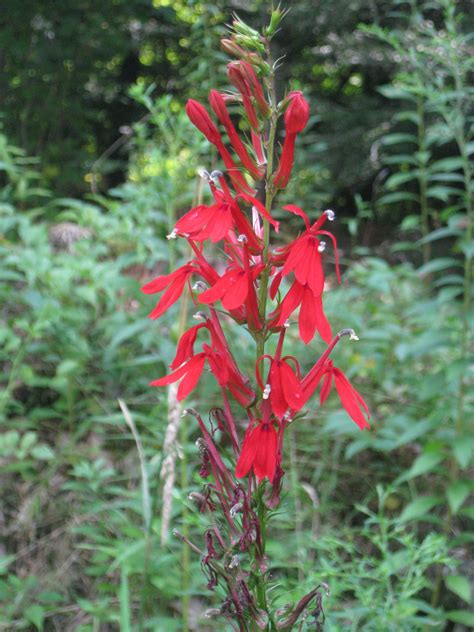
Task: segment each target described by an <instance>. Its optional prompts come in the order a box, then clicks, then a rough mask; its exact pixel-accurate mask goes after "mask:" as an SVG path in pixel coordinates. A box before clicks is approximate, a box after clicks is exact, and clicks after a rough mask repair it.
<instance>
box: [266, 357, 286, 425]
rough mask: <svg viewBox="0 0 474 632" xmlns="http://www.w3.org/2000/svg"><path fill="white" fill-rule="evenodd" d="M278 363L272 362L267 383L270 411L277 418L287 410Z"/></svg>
mask: <svg viewBox="0 0 474 632" xmlns="http://www.w3.org/2000/svg"><path fill="white" fill-rule="evenodd" d="M280 368H281V367H280V362H278V361H275V360H274V361H273V362H272V368H271V369H270V376H269V381H270V385H271V389H272V390H271V391H270V403H271V406H272V411H273V412H274V414H275V415H276V416H277V417H283V415H284V414H285V413H286V411H287V410H288V403H287V401H286V399H285V397H284V395H283V386H282V381H281V376H280Z"/></svg>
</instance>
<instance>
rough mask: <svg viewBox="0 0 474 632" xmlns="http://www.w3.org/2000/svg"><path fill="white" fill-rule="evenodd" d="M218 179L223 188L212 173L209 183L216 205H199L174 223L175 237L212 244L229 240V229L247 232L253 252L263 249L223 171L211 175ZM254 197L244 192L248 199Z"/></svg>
mask: <svg viewBox="0 0 474 632" xmlns="http://www.w3.org/2000/svg"><path fill="white" fill-rule="evenodd" d="M214 174H215V178H216V179H218V180H219V183H220V184H221V186H222V190H220V189H218V188H217V187H216V185H215V183H214V179H213V178H211V177H210V176H209V184H210V186H211V190H212V194H213V196H214V204H212V205H210V206H206V205H203V204H201V205H199V206H196V207H195V208H192V209H191V210H190V211H188V212H187V213H186V214H185V215H183V217H181V218H180V219H179V220H178V221H177V222H176V225H175V228H174V230H173V232H172V233H171V235H172V236H176V235H183V236H186V237H188V238H189V239H191V240H192V241H197V242H202V241H205V240H206V239H210V240H211V241H212V242H213V243H216V242H218V241H220V240H221V239H226V238H227V237H228V235H229V231H231V230H236V231H237V233H239V234H243V235H245V237H246V239H247V241H248V244H249V248H251V249H252V250H253V251H255V250H256V251H259V250H260V249H261V242H260V239H259V238H258V237H257V236H256V235H255V232H254V231H253V229H252V226H251V225H250V223H249V221H248V219H247V218H246V216H245V215H244V214H243V212H242V211H241V210H240V207H239V205H238V203H237V201H236V199H234V198H233V197H232V194H231V192H230V190H229V187H228V186H227V183H226V181H225V178H224V176H223V175H222V173H221V172H220V171H215V172H213V173H212V174H211V176H214ZM248 197H250V199H253V198H252V197H251V196H247V194H246V195H245V198H244V199H245V200H247V198H248Z"/></svg>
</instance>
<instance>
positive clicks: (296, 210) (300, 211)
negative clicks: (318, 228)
mask: <svg viewBox="0 0 474 632" xmlns="http://www.w3.org/2000/svg"><path fill="white" fill-rule="evenodd" d="M283 209H284V210H285V211H289V212H290V213H294V214H295V215H298V216H299V217H302V218H303V220H304V223H305V226H306V230H309V219H308V216H307V215H306V213H305V212H304V211H303V209H302V208H300V207H299V206H296V204H287V205H286V206H284V207H283Z"/></svg>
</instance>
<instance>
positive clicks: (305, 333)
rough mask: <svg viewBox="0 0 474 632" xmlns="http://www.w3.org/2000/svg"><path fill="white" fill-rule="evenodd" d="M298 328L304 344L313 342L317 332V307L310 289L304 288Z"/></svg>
mask: <svg viewBox="0 0 474 632" xmlns="http://www.w3.org/2000/svg"><path fill="white" fill-rule="evenodd" d="M298 326H299V332H300V336H301V339H302V340H303V342H304V343H305V344H308V343H309V342H311V340H312V339H313V336H314V332H315V331H316V306H315V297H314V295H313V293H312V292H311V290H310V289H309V288H308V287H306V288H304V293H303V300H302V301H301V308H300V315H299V318H298Z"/></svg>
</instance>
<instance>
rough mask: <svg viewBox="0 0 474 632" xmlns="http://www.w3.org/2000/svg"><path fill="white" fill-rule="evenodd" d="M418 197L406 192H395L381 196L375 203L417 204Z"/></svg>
mask: <svg viewBox="0 0 474 632" xmlns="http://www.w3.org/2000/svg"><path fill="white" fill-rule="evenodd" d="M419 199H420V198H419V196H418V195H416V193H408V191H395V192H394V193H386V194H385V195H382V196H381V197H380V198H379V199H378V200H377V202H378V203H379V204H395V203H396V202H418V201H419Z"/></svg>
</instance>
